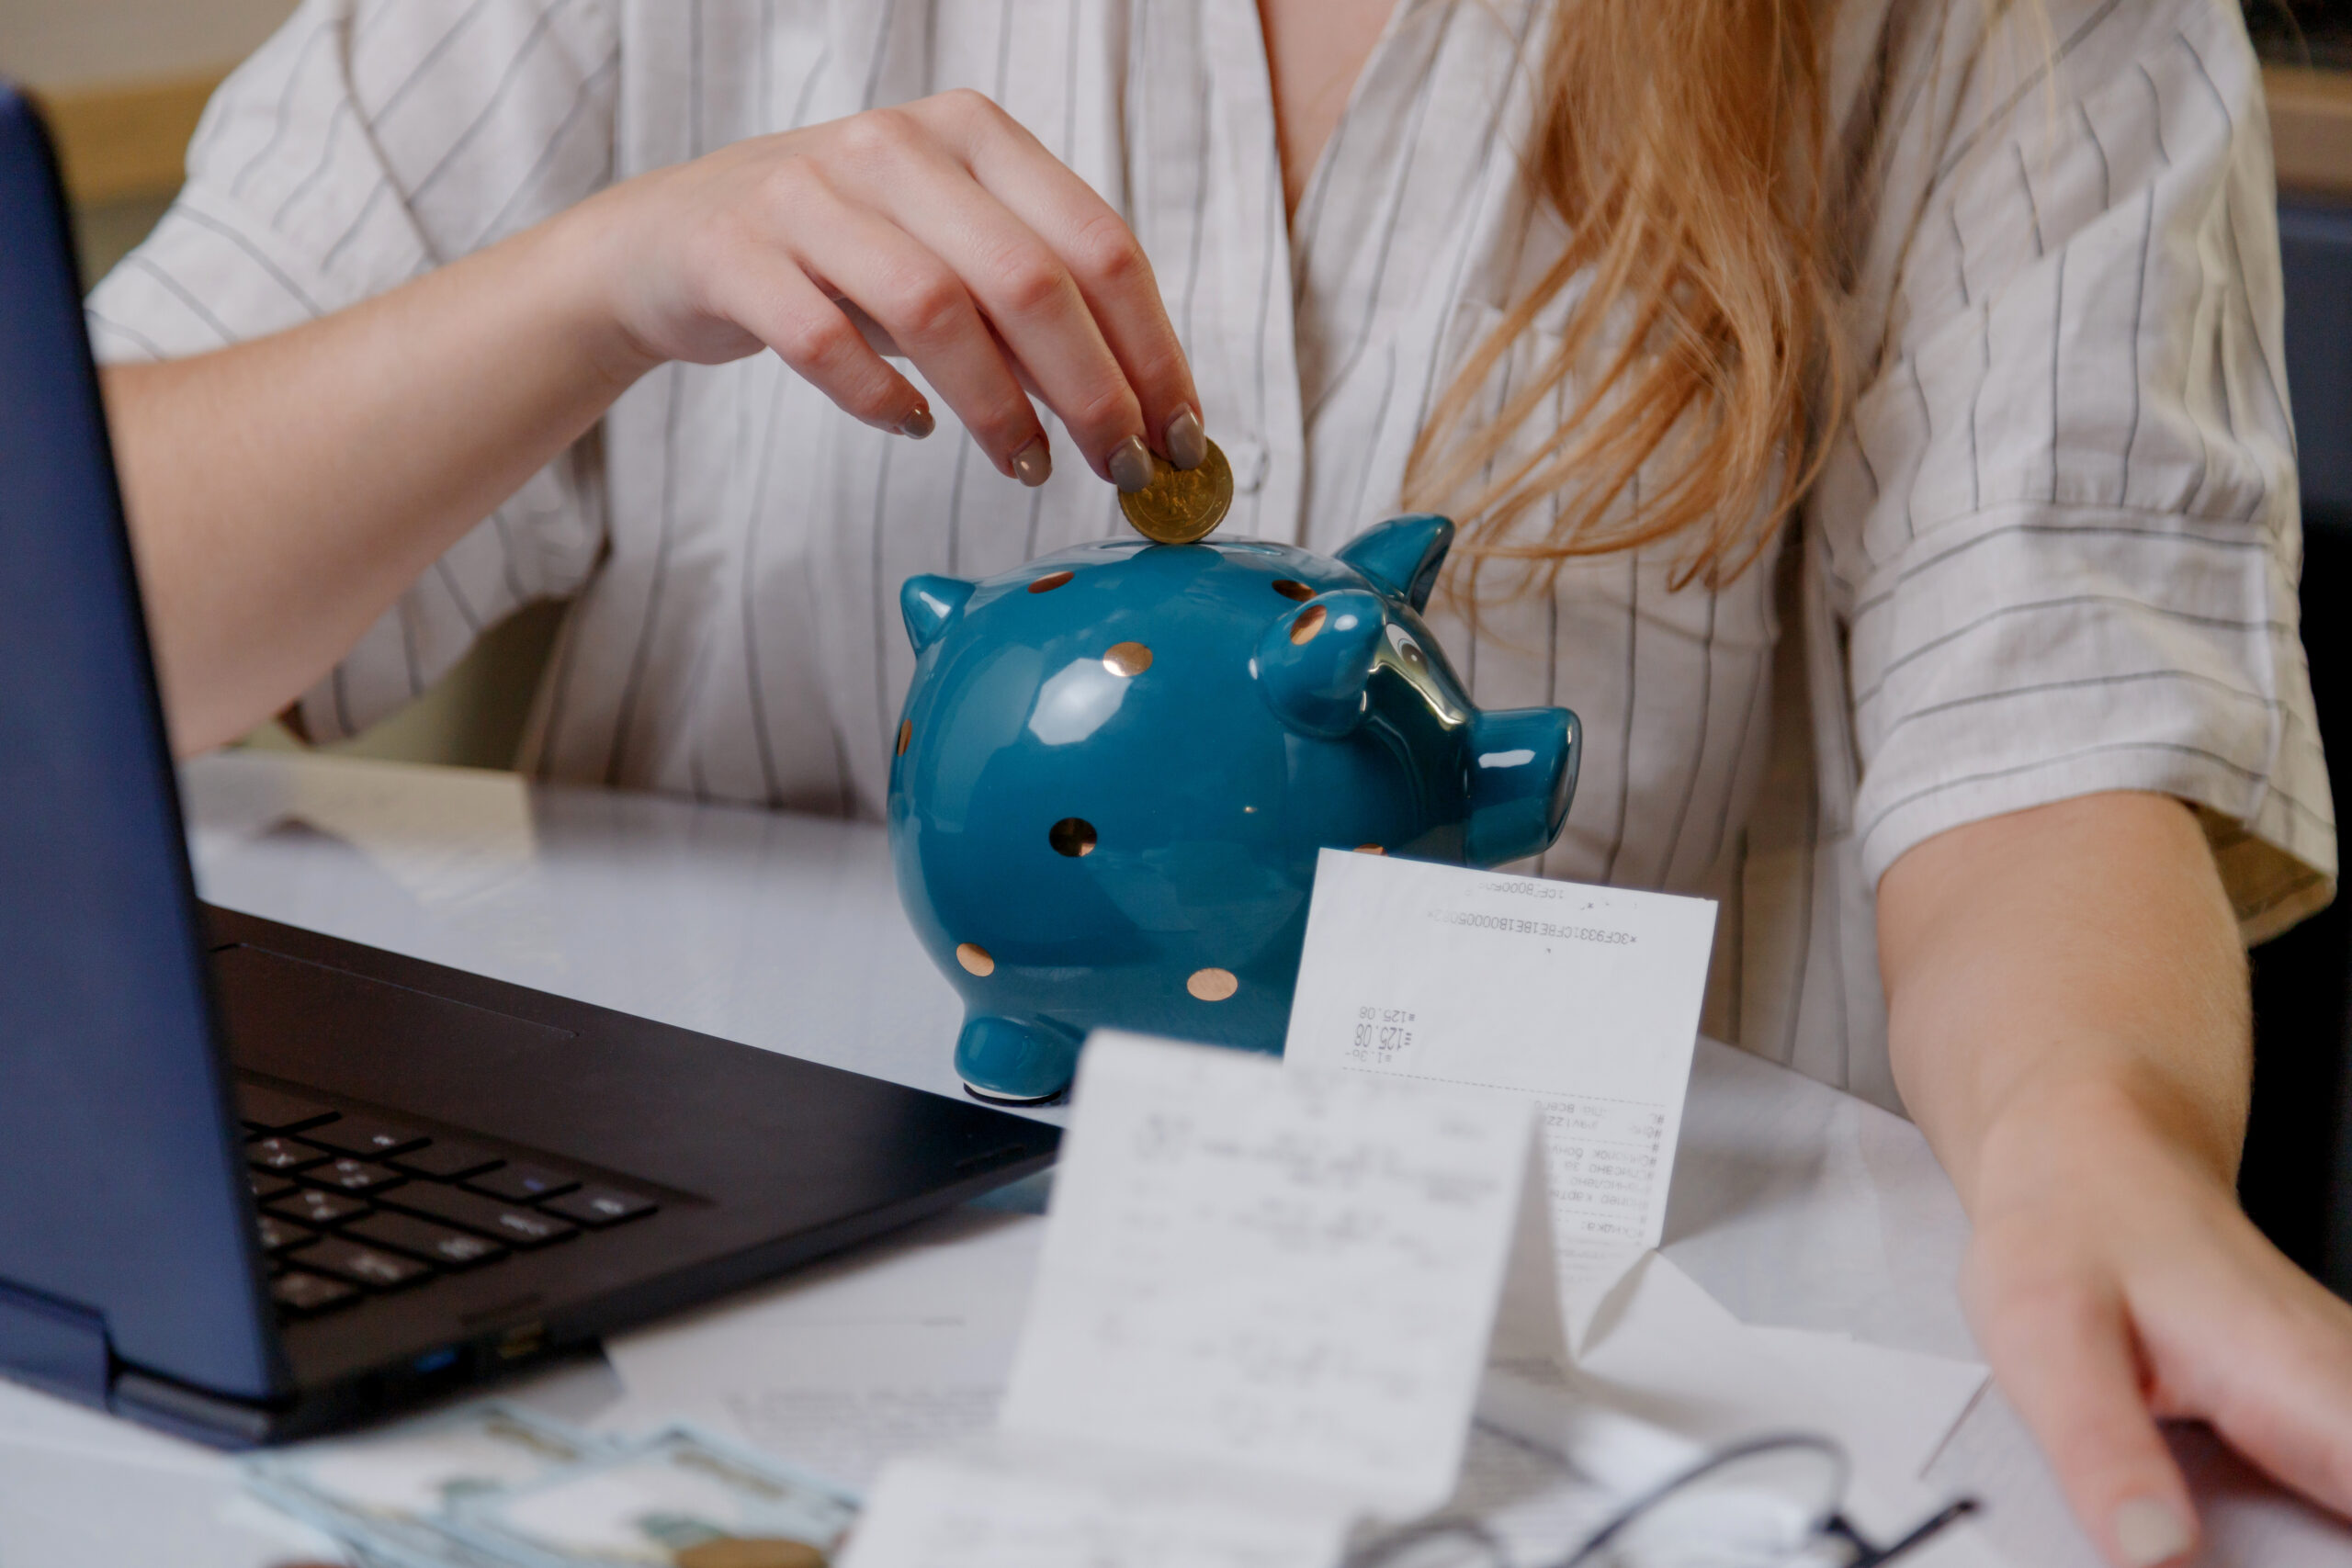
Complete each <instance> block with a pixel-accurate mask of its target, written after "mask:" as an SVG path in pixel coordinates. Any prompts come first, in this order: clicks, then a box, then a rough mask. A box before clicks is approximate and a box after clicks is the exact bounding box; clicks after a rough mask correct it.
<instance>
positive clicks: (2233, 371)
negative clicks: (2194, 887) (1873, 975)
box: [1812, 0, 2335, 940]
mask: <svg viewBox="0 0 2352 1568" xmlns="http://www.w3.org/2000/svg"><path fill="white" fill-rule="evenodd" d="M1939 9H1940V8H1939ZM1951 9H1952V10H1953V11H1959V10H1960V9H1962V8H1961V7H1957V6H1955V7H1952V8H1951ZM2033 10H2034V8H2033V7H2029V6H2013V7H2010V8H2009V9H2008V13H2007V22H2006V23H2003V24H1996V31H1995V32H1994V33H1993V35H1992V36H1990V37H1989V38H1985V39H1980V40H1977V42H1976V43H1975V46H1974V50H1973V65H1972V66H1970V67H1969V68H1968V69H1966V70H1963V71H1958V72H1952V73H1946V75H1945V77H1944V80H1946V81H1948V82H1950V83H1951V86H1950V87H1949V89H1948V91H1947V94H1946V96H1944V97H1942V98H1939V97H1938V96H1937V93H1936V90H1934V89H1930V90H1929V91H1928V93H1927V94H1925V95H1923V101H1921V102H1920V103H1919V104H1918V105H1917V108H1916V110H1915V118H1914V119H1913V120H1912V121H1911V122H1909V123H1906V124H1905V125H1902V126H1898V127H1893V128H1890V136H1889V139H1888V145H1887V148H1886V152H1885V153H1884V154H1883V155H1884V157H1885V158H1886V160H1887V163H1888V173H1887V176H1886V178H1885V179H1884V180H1883V182H1882V183H1881V184H1880V185H1879V186H1877V187H1876V188H1877V192H1878V199H1879V200H1880V201H1881V203H1882V204H1883V205H1882V206H1881V207H1880V209H1879V210H1878V211H1877V212H1876V213H1875V214H1874V215H1873V221H1874V223H1875V230H1876V238H1875V239H1874V240H1873V242H1872V247H1871V251H1870V252H1869V253H1868V254H1865V255H1864V256H1863V257H1862V259H1861V263H1860V272H1861V287H1860V290H1859V293H1860V297H1861V298H1863V299H1869V298H1871V296H1872V295H1873V293H1875V295H1876V297H1877V298H1879V299H1882V300H1883V302H1884V305H1885V315H1884V320H1885V321H1886V331H1885V334H1884V338H1883V346H1882V347H1881V349H1880V350H1879V352H1878V355H1877V358H1876V361H1875V363H1873V364H1871V365H1870V366H1869V367H1868V371H1867V375H1866V377H1865V379H1864V384H1863V386H1862V389H1861V390H1860V397H1859V400H1858V401H1857V403H1856V404H1855V407H1854V411H1853V416H1852V419H1851V421H1850V423H1849V427H1848V429H1847V430H1846V431H1845V432H1844V433H1843V434H1841V436H1840V438H1839V439H1838V442H1837V444H1836V446H1835V447H1834V449H1833V451H1832V454H1831V456H1830V458H1829V461H1828V463H1827V465H1826V469H1825V472H1824V476H1823V480H1822V483H1821V485H1820V487H1819V489H1818V491H1817V492H1816V496H1815V502H1814V504H1813V509H1812V522H1813V524H1814V525H1815V528H1816V530H1817V532H1816V535H1815V540H1816V544H1817V546H1818V555H1819V559H1820V562H1821V565H1820V570H1821V571H1822V573H1823V576H1824V577H1825V579H1826V594H1827V597H1828V599H1829V600H1830V602H1831V607H1832V610H1833V612H1834V615H1835V616H1836V619H1837V621H1838V628H1839V630H1840V632H1841V633H1842V642H1843V650H1844V651H1843V665H1844V668H1843V671H1842V673H1843V676H1844V679H1845V682H1846V683H1847V690H1846V692H1845V693H1844V694H1843V695H1844V696H1845V699H1846V713H1847V716H1848V718H1849V724H1850V730H1849V742H1850V747H1851V756H1850V765H1851V769H1852V793H1851V797H1850V802H1849V810H1850V817H1849V822H1848V824H1847V826H1848V828H1849V831H1850V833H1851V835H1852V838H1853V841H1854V844H1855V849H1856V852H1857V857H1858V868H1859V870H1860V874H1861V875H1862V876H1863V877H1864V878H1865V879H1866V883H1867V885H1868V886H1876V884H1877V881H1878V878H1879V877H1880V876H1881V875H1883V874H1884V872H1885V871H1886V869H1887V867H1888V866H1890V865H1891V864H1893V863H1894V861H1895V860H1896V859H1897V858H1898V857H1900V856H1901V855H1902V854H1903V852H1905V850H1907V849H1909V848H1911V847H1912V846H1913V845H1915V844H1917V843H1918V842H1920V841H1921V840H1924V839H1927V838H1929V837H1931V836H1933V835H1934V834H1937V833H1939V832H1942V831H1944V830H1945V829H1950V828H1953V827H1956V826H1959V825H1961V824H1962V823H1966V822H1971V821H1974V820H1977V819H1980V818H1987V817H1991V816H1995V815H1997V814H2000V813H2003V812H2008V811H2014V810H2018V809H2020V808H2023V807H2032V806H2037V805H2041V804H2044V803H2047V802H2051V801H2055V800H2059V799H2064V798H2067V797H2071V796H2075V795H2084V794H2087V793H2091V792H2094V791H2101V790H2147V791H2155V792H2160V793H2163V794H2167V795H2176V796H2177V797H2179V798H2180V799H2182V800H2184V801H2186V802H2188V803H2189V804H2190V805H2192V806H2193V807H2197V808H2198V810H2199V816H2200V818H2202V819H2203V820H2204V822H2205V823H2206V826H2207V829H2208V834H2209V839H2210V840H2211V842H2212V843H2213V846H2214V849H2215V852H2216V855H2217V858H2218V861H2219V863H2220V865H2221V867H2222V873H2223V876H2224V880H2225V882H2226V883H2227V885H2228V886H2229V891H2230V894H2231V897H2232V898H2233V902H2234V904H2235V906H2236V908H2237V911H2238V915H2239V918H2240V920H2241V923H2242V926H2243V929H2244V930H2245V934H2246V935H2247V937H2248V939H2249V940H2259V939H2260V938H2262V937H2264V936H2267V935H2268V934H2271V933H2272V932H2274V931H2278V930H2281V929H2283V928H2284V927H2285V926H2287V925H2289V924H2290V923H2292V922H2293V921H2294V920H2295V919H2300V918H2301V916H2302V915H2304V914H2306V913H2309V912H2310V911H2311V910H2312V909H2314V908H2318V907H2320V906H2321V905H2323V904H2324V903H2325V902H2326V901H2327V899H2328V898H2329V897H2331V896H2332V894H2333V891H2334V886H2335V820H2334V815H2333V811H2332V808H2331V806H2330V798H2329V792H2328V781H2327V772H2326V765H2325V762H2324V759H2323V757H2322V755H2321V750H2320V743H2319V734H2318V729H2317V726H2316V724H2315V722H2314V718H2313V713H2312V696H2311V682H2310V675H2309V671H2308V668H2307V666H2306V664H2305V662H2304V658H2303V650H2302V645H2301V637H2300V634H2299V629H2298V611H2297V599H2296V585H2297V578H2298V575H2299V573H2300V570H2301V525H2300V520H2299V512H2298V508H2299V503H2298V498H2297V492H2296V483H2295V467H2294V445H2293V439H2294V438H2293V430H2292V425H2291V422H2290V417H2289V412H2288V401H2287V389H2286V385H2285V372H2284V360H2283V356H2282V353H2281V345H2280V330H2281V329H2280V307H2281V284H2280V277H2279V263H2278V236H2277V228H2276V221H2275V216H2274V208H2273V202H2274V200H2275V195H2274V191H2273V186H2272V174H2271V158H2270V147H2269V140H2268V132H2267V121H2266V118H2265V115H2264V109H2263V104H2262V98H2261V85H2260V73H2259V71H2258V69H2257V68H2256V62H2255V61H2254V58H2253V55H2252V52H2251V51H2250V49H2249V48H2248V46H2247V43H2246V40H2245V35H2244V31H2243V28H2242V24H2241V23H2240V22H2239V21H2238V19H2237V17H2236V15H2235V13H2234V11H2233V10H2227V9H2224V8H2222V7H2218V6H2211V5H2210V4H2205V3H2204V0H2155V3H2149V4H2139V3H2137V0H2124V3H2122V4H2117V3H2116V0H2107V3H2106V4H2080V3H2077V4H2071V5H2058V6H2052V17H2051V19H2052V22H2053V24H2054V26H2055V28H2056V29H2057V32H2056V45H2057V47H2056V53H2055V60H2054V69H2053V70H2052V71H2050V72H2047V73H2043V72H2041V71H2038V70H2024V69H2018V68H2013V67H2009V66H2008V65H2007V62H2016V61H2023V62H2027V63H2028V64H2029V65H2030V64H2032V63H2033V62H2039V61H2041V60H2045V59H2049V58H2050V54H2049V52H2048V46H2047V44H2046V43H2045V42H2044V41H2043V40H2042V39H2040V38H2038V37H2037V36H2036V35H2035V33H2034V31H2033V29H2032V28H2030V25H2029V21H2028V19H2027V14H2028V13H2030V12H2032V11H2033ZM1954 26H1956V24H1946V25H1945V27H1944V28H1942V29H1941V31H1940V33H1939V36H1938V37H1935V38H1921V39H1914V40H1912V46H1913V47H1916V48H1918V49H1934V48H1938V47H1940V48H1942V49H1944V50H1945V51H1947V56H1946V57H1947V58H1951V51H1955V50H1957V49H1958V48H1959V47H1960V46H1959V43H1958V40H1957V39H1955V38H1954V37H1952V36H1950V35H1951V31H1952V29H1953V27H1954Z"/></svg>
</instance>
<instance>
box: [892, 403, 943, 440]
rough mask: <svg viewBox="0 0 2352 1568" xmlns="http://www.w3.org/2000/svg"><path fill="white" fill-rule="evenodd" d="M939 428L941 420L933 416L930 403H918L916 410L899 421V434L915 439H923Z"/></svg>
mask: <svg viewBox="0 0 2352 1568" xmlns="http://www.w3.org/2000/svg"><path fill="white" fill-rule="evenodd" d="M938 428H939V422H938V421H937V420H935V419H933V418H932V417H931V405H930V404H929V403H917V404H916V405H915V409H914V412H912V413H910V414H909V415H907V417H906V418H904V419H902V420H900V421H899V434H901V435H904V436H907V437H909V438H910V439H911V440H915V441H920V440H922V438H923V437H924V436H926V435H929V434H931V433H932V432H933V431H934V430H936V429H938Z"/></svg>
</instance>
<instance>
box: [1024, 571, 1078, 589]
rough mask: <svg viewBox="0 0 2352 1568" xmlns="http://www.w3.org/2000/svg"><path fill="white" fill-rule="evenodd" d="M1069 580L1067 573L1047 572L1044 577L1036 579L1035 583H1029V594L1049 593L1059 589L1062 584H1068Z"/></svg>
mask: <svg viewBox="0 0 2352 1568" xmlns="http://www.w3.org/2000/svg"><path fill="white" fill-rule="evenodd" d="M1069 580H1070V574H1069V572H1067V571H1049V572H1047V573H1046V575H1045V576H1043V577H1041V578H1039V579H1037V581H1035V582H1033V583H1031V584H1030V585H1029V592H1032V593H1051V592H1053V591H1054V590H1055V589H1057V588H1059V587H1060V586H1061V585H1062V584H1063V583H1065V582H1068V581H1069Z"/></svg>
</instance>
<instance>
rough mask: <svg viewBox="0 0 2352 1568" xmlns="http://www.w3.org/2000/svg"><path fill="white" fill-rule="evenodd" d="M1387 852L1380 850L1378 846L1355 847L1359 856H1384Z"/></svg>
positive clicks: (1360, 845)
mask: <svg viewBox="0 0 2352 1568" xmlns="http://www.w3.org/2000/svg"><path fill="white" fill-rule="evenodd" d="M1356 853H1358V854H1360V855H1385V854H1386V853H1387V851H1386V850H1384V849H1382V848H1381V847H1380V846H1379V845H1378V844H1358V845H1357V846H1356Z"/></svg>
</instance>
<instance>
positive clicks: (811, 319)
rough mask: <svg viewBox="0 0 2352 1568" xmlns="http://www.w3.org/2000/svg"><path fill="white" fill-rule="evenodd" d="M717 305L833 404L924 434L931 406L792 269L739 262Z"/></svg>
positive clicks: (871, 421)
mask: <svg viewBox="0 0 2352 1568" xmlns="http://www.w3.org/2000/svg"><path fill="white" fill-rule="evenodd" d="M726 276H727V282H726V284H725V285H724V286H723V287H722V288H721V290H720V293H719V296H718V300H717V303H718V307H719V309H721V310H724V311H725V312H726V313H727V315H728V316H729V318H730V319H731V320H733V321H737V322H739V323H740V324H741V326H742V327H743V328H744V330H745V331H747V332H750V333H752V334H753V335H754V336H756V337H758V338H759V339H760V341H761V342H763V343H764V344H767V345H768V346H769V347H770V348H772V349H774V350H775V352H776V355H777V357H779V358H781V359H782V360H783V361H784V362H785V363H786V365H789V366H790V367H792V368H793V369H794V370H796V371H797V372H798V373H799V374H800V376H801V377H802V378H804V379H806V380H808V381H809V382H810V383H812V384H814V385H815V387H816V388H817V389H818V390H819V391H821V392H823V393H824V394H825V396H827V397H829V398H831V399H832V400H833V401H834V402H835V403H836V404H838V405H840V407H841V409H842V412H845V413H848V414H850V415H851V416H853V417H854V418H857V419H862V420H864V421H865V423H868V424H871V425H874V426H876V428H878V429H882V430H891V431H896V432H898V433H899V434H903V435H915V436H922V435H928V434H931V430H932V426H933V414H932V412H931V407H930V404H929V403H928V402H927V401H925V400H924V398H923V395H922V393H921V392H920V391H918V390H916V389H915V387H914V384H913V383H912V382H910V381H909V380H908V379H907V378H905V377H904V376H901V375H900V374H899V372H898V371H896V370H894V369H892V368H891V367H889V366H888V364H886V363H885V362H884V361H883V359H882V356H881V355H877V354H876V353H875V352H874V349H873V347H872V346H871V345H870V344H867V343H866V341H865V335H864V334H863V333H860V332H859V330H858V328H857V326H856V324H855V323H854V322H853V321H851V320H850V319H849V317H848V316H847V315H846V314H844V313H843V312H842V308H841V306H840V305H838V304H836V303H835V302H834V301H833V300H831V299H828V298H827V297H826V296H825V293H824V291H823V290H821V289H820V288H818V287H817V285H816V284H814V283H813V282H811V281H810V280H809V277H808V276H806V275H805V274H804V273H802V272H801V271H800V270H799V269H798V268H797V267H795V266H792V265H785V264H782V263H780V262H778V261H775V260H773V259H770V260H766V261H764V262H763V261H760V260H757V259H754V258H751V257H745V258H741V260H739V261H738V262H737V263H735V264H734V265H730V266H729V268H727V270H726Z"/></svg>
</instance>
